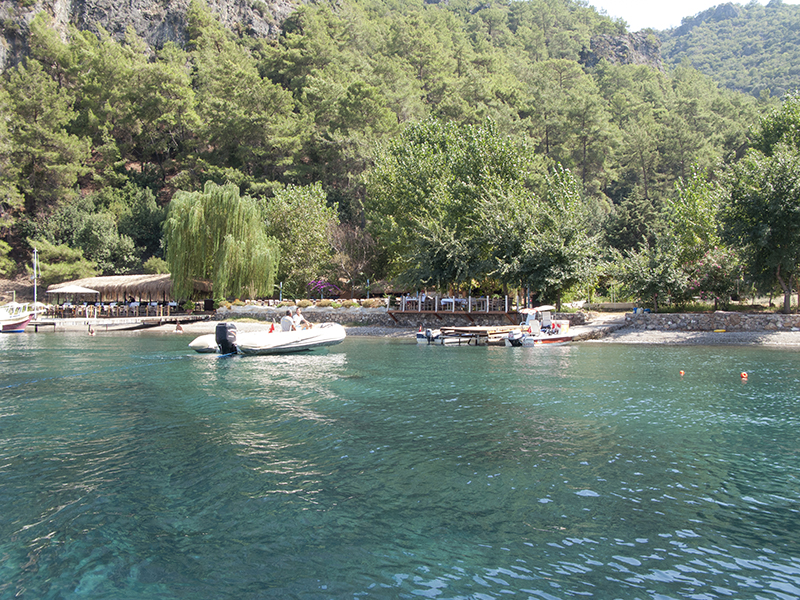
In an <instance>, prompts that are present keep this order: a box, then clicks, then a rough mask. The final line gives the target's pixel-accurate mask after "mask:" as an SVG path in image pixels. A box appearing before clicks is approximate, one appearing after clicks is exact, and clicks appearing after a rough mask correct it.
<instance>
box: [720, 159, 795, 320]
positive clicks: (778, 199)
mask: <svg viewBox="0 0 800 600" xmlns="http://www.w3.org/2000/svg"><path fill="white" fill-rule="evenodd" d="M727 188H728V193H729V198H728V202H727V203H726V205H725V207H724V211H723V214H722V221H723V224H724V235H725V238H726V239H727V240H728V241H729V242H730V243H731V244H733V245H735V246H736V247H739V248H741V249H742V252H743V256H744V261H745V265H746V268H747V271H748V273H749V275H750V277H751V278H752V280H753V281H754V282H756V283H757V284H760V286H761V287H762V289H770V288H771V287H772V286H774V285H775V284H776V283H777V284H779V285H780V286H781V288H782V289H783V292H784V311H785V312H789V310H790V301H791V297H790V294H791V288H792V278H793V277H795V278H796V277H797V276H798V274H800V151H798V150H797V149H795V148H793V147H788V146H786V145H784V144H778V145H777V146H776V147H775V148H774V149H773V153H772V155H771V156H765V155H764V154H762V153H761V152H759V151H758V150H751V151H749V152H748V153H747V156H745V158H744V159H743V160H742V161H740V162H739V163H737V164H735V165H733V166H732V168H731V169H730V172H729V173H728V177H727Z"/></svg>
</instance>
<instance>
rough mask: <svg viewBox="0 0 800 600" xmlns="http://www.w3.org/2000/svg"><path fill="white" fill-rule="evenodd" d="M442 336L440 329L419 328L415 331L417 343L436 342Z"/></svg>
mask: <svg viewBox="0 0 800 600" xmlns="http://www.w3.org/2000/svg"><path fill="white" fill-rule="evenodd" d="M441 337H442V330H441V329H425V330H422V329H420V330H419V331H418V332H417V343H418V344H438V343H439V340H440V339H441Z"/></svg>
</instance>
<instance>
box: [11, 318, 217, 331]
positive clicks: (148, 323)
mask: <svg viewBox="0 0 800 600" xmlns="http://www.w3.org/2000/svg"><path fill="white" fill-rule="evenodd" d="M209 318H210V315H208V314H202V313H201V314H190V315H188V314H183V315H169V316H162V317H147V316H142V317H95V318H86V317H83V318H80V317H77V318H67V319H59V318H52V317H49V318H43V319H35V320H33V321H31V322H30V323H28V327H27V328H26V329H30V328H33V331H34V332H35V333H38V332H39V329H40V328H41V329H46V328H48V327H52V328H53V331H58V330H60V329H61V330H63V329H77V328H82V327H86V328H87V329H88V328H89V327H93V328H94V329H95V331H136V330H139V329H150V328H153V327H158V326H160V325H176V326H177V325H179V324H185V323H196V322H198V321H207V320H208V319H209Z"/></svg>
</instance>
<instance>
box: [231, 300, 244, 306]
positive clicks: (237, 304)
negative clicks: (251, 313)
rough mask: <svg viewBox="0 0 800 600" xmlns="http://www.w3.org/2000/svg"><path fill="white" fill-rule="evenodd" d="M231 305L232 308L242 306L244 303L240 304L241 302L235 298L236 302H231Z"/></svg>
mask: <svg viewBox="0 0 800 600" xmlns="http://www.w3.org/2000/svg"><path fill="white" fill-rule="evenodd" d="M231 304H232V305H233V306H244V302H242V301H241V300H239V299H238V298H237V299H236V300H234V301H233V302H231Z"/></svg>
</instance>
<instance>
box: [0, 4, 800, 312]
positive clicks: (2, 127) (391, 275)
mask: <svg viewBox="0 0 800 600" xmlns="http://www.w3.org/2000/svg"><path fill="white" fill-rule="evenodd" d="M749 9H750V7H748V10H749ZM188 23H189V28H188V42H187V44H186V45H185V47H179V46H177V45H174V44H171V43H168V44H166V45H165V46H164V47H163V48H160V49H156V50H154V49H152V48H150V47H148V46H147V44H145V43H144V42H143V41H142V40H141V39H140V38H138V37H137V36H136V35H135V33H133V32H132V31H129V33H128V35H127V36H126V38H125V39H124V40H123V41H118V40H116V39H114V38H112V36H110V35H108V34H104V33H102V32H101V34H100V35H99V36H97V35H94V34H92V33H89V32H85V31H83V32H81V31H77V30H73V31H71V32H70V35H69V38H68V39H67V40H64V39H62V38H61V37H60V36H59V35H58V34H57V33H56V32H55V31H54V29H53V28H52V27H51V23H50V22H49V20H48V17H47V15H46V14H44V13H41V14H39V15H38V16H37V17H36V19H35V20H34V21H33V22H32V24H31V37H30V56H29V57H27V59H26V60H24V61H23V62H22V63H20V64H19V65H18V66H17V67H15V68H13V69H9V70H8V71H7V72H6V73H5V74H4V78H3V85H2V88H1V89H0V112H1V113H2V115H3V117H4V118H3V119H2V120H0V193H1V194H2V204H0V207H1V208H0V218H1V219H2V222H1V223H0V226H1V227H2V229H1V230H0V233H1V235H2V240H4V241H0V274H2V272H4V273H5V274H6V275H10V274H13V273H14V272H19V270H20V269H21V268H22V265H24V264H25V263H27V262H28V261H29V256H30V252H31V249H32V248H33V247H36V248H37V249H38V250H39V252H40V255H41V257H42V264H43V270H44V273H43V274H44V277H45V280H46V281H47V282H50V283H52V282H57V281H62V280H66V279H70V278H75V277H79V276H85V275H89V274H123V273H133V272H142V271H149V272H154V271H157V272H163V271H166V270H168V269H172V271H173V273H172V274H173V277H178V275H179V274H178V273H175V272H174V271H175V270H176V269H182V270H184V271H185V270H186V269H195V270H194V271H192V272H188V271H185V272H183V273H182V274H181V276H183V277H203V278H208V279H211V280H214V281H215V289H217V291H218V293H220V294H222V292H221V291H220V290H224V295H225V296H229V297H235V296H239V295H242V296H245V295H249V294H251V293H252V294H258V295H265V294H266V295H269V293H270V291H269V289H267V288H271V287H272V282H281V283H282V284H284V286H285V287H284V289H285V290H287V293H293V294H296V295H303V294H305V293H308V290H309V289H310V288H309V286H312V285H313V286H316V287H315V289H318V288H319V286H320V285H323V286H324V285H328V284H327V283H325V282H330V283H329V285H330V286H331V289H334V288H336V289H338V288H339V287H341V288H345V290H346V292H349V291H355V292H356V293H358V292H359V291H360V290H361V291H363V289H364V286H365V284H366V282H367V281H368V280H371V281H373V282H374V281H375V280H376V279H390V280H394V281H396V282H398V284H399V285H405V286H407V288H408V289H414V288H423V287H428V288H431V289H432V288H434V287H438V288H445V289H446V288H450V289H454V288H460V289H465V290H466V289H469V290H473V289H481V290H483V291H486V292H494V291H498V290H500V289H501V288H506V289H507V288H508V287H509V286H510V287H514V288H519V287H525V288H526V289H529V290H532V293H536V294H538V295H539V296H540V297H542V298H551V299H553V300H555V301H560V300H561V299H562V297H564V295H565V294H569V293H580V294H583V295H587V294H592V293H594V292H595V291H599V293H604V292H605V291H608V289H609V288H610V287H612V286H613V285H617V284H618V285H620V286H623V287H621V288H620V289H623V288H624V289H626V290H627V293H629V294H634V295H640V296H641V295H645V296H648V297H651V299H652V290H651V288H652V285H655V284H653V282H652V281H651V282H650V283H649V284H648V285H651V288H648V287H647V286H646V285H644V284H643V283H642V281H645V280H646V279H647V277H651V278H653V277H654V278H655V279H656V280H657V283H658V282H661V283H658V285H657V286H656V287H657V288H658V290H661V292H660V293H661V295H660V298H661V300H660V301H661V302H662V303H665V302H677V301H685V299H686V298H691V297H692V296H695V297H696V296H698V295H700V294H701V292H702V293H705V290H699V288H697V287H696V288H692V289H690V288H691V285H690V283H691V282H690V281H689V280H690V279H691V278H690V271H691V269H693V268H695V267H696V266H697V265H696V264H695V263H692V262H691V261H698V260H700V259H699V258H698V255H697V252H698V251H699V250H703V251H704V252H705V251H713V250H714V245H713V243H711V242H713V241H714V240H715V239H716V238H715V237H714V236H715V235H716V233H715V232H713V231H712V229H714V227H715V226H716V225H715V226H714V227H711V226H707V227H705V228H703V227H700V229H698V228H696V227H695V228H692V227H688V226H683V225H682V222H681V221H680V219H684V218H685V219H688V218H690V217H691V215H690V214H689V212H687V211H691V210H694V211H695V212H697V210H699V209H698V206H700V205H702V203H703V202H705V203H706V204H708V203H709V202H712V201H711V200H709V198H711V196H712V195H713V194H718V193H719V190H718V187H719V185H720V184H719V182H720V181H722V179H724V176H725V174H726V173H729V171H730V168H731V165H733V164H736V163H737V162H738V161H739V160H740V159H742V158H743V157H745V155H746V152H747V149H748V146H749V144H750V143H751V140H752V138H753V133H752V132H753V131H754V129H757V128H758V126H759V123H760V122H761V121H760V119H761V117H762V115H764V114H767V112H768V111H775V110H781V109H780V107H779V103H777V102H776V101H775V100H774V99H772V100H770V99H768V98H766V97H762V98H755V97H753V96H750V95H746V94H742V93H739V92H735V91H732V90H728V89H725V88H720V87H719V86H718V85H717V83H715V82H714V81H713V80H712V79H711V78H710V77H708V76H707V75H703V74H702V73H701V72H699V71H698V70H696V69H694V68H693V67H691V66H688V65H686V64H681V65H679V66H677V67H674V68H670V69H669V70H659V69H656V68H653V67H651V66H646V65H642V64H623V63H622V62H620V61H618V60H616V59H614V57H609V59H602V58H601V59H600V60H599V61H592V62H591V66H588V64H589V63H586V61H585V60H584V59H585V57H586V55H587V51H588V50H589V49H590V48H592V41H593V40H595V39H597V38H598V37H603V38H605V39H608V38H609V37H612V38H620V39H624V38H625V36H626V35H627V32H626V31H625V26H624V23H621V22H618V21H614V20H611V19H608V18H607V17H605V16H602V15H599V14H598V13H597V12H596V11H595V10H594V9H593V8H591V7H588V6H587V5H586V4H585V3H584V2H580V1H574V0H525V1H513V2H503V3H486V2H480V3H479V2H475V1H470V0H452V1H450V2H448V3H442V4H428V3H424V2H421V1H419V2H414V1H405V2H393V1H392V0H342V1H340V2H336V3H328V2H322V3H317V4H309V5H306V6H304V7H302V8H301V9H299V10H297V11H296V12H295V13H293V14H292V15H291V16H290V17H289V18H288V19H287V20H286V21H285V22H284V23H283V25H282V33H281V35H280V36H279V37H277V38H276V39H254V38H252V37H247V36H244V35H239V34H237V32H236V31H230V30H227V29H225V28H223V27H222V26H221V25H220V23H219V21H218V20H217V19H216V17H215V15H214V14H213V13H212V12H211V11H210V10H209V9H208V8H207V7H206V6H205V5H204V4H203V3H202V2H201V1H200V0H193V2H192V3H191V5H190V8H189V13H188ZM784 113H786V110H784ZM717 200H718V198H717ZM714 202H716V200H714V201H713V202H712V204H713V203H714ZM242 203H244V205H246V210H244V212H242V209H241V205H242ZM698 203H699V204H698ZM198 207H205V208H202V209H201V208H198ZM254 210H255V211H257V213H258V215H259V218H258V219H255V220H254V219H253V218H252V216H253V214H254V213H253V211H254ZM701 212H702V211H701ZM707 212H708V211H706V212H705V213H703V218H706V219H708V218H711V217H709V216H708V214H707ZM198 215H201V217H198ZM232 215H247V216H246V217H241V218H242V219H243V221H242V223H244V222H246V223H248V224H250V223H254V222H256V221H257V222H258V223H259V225H257V227H260V228H263V232H261V231H259V232H255V233H253V232H250V233H252V237H247V238H246V239H251V240H259V241H258V243H257V245H258V247H259V248H260V249H261V250H260V251H259V252H257V253H253V258H252V260H254V261H256V262H257V263H258V265H260V266H259V267H258V269H256V271H257V272H258V273H262V275H261V277H262V278H263V280H264V281H268V282H269V283H270V285H269V286H265V285H263V282H262V284H258V285H255V286H253V285H248V284H247V282H244V283H242V284H241V285H239V284H237V285H230V281H227V283H226V280H225V278H226V276H230V277H233V275H230V273H229V272H228V270H226V269H221V268H220V266H219V264H220V262H227V261H230V260H232V259H231V257H232V256H234V255H233V254H231V252H230V249H231V248H234V247H236V244H238V245H239V247H240V248H245V247H247V244H245V243H243V242H242V240H237V239H234V238H233V237H231V236H234V237H235V236H236V235H238V230H241V229H242V228H244V225H242V226H241V227H238V228H237V227H234V228H233V229H231V228H230V227H228V226H218V224H217V225H214V224H213V221H214V219H215V218H217V219H225V218H230V219H233V218H234V217H233V216H232ZM236 218H240V217H238V216H237V217H236ZM675 219H678V221H676V220H675ZM713 220H714V221H715V223H716V221H717V220H718V219H717V216H714V217H713ZM237 222H238V221H237ZM719 222H720V223H721V221H719ZM706 225H708V224H707V223H706ZM247 227H250V225H247ZM212 229H213V230H214V231H215V232H216V233H215V234H214V235H215V236H222V237H214V238H213V239H212V237H208V239H207V243H206V242H204V243H203V245H202V247H204V248H206V250H205V252H206V254H205V256H204V257H202V260H196V261H192V260H186V254H187V253H190V252H192V251H193V250H192V249H193V248H194V249H195V251H197V250H196V249H197V248H199V247H200V246H201V245H199V244H196V243H195V244H193V243H192V240H193V239H195V238H193V237H192V236H198V235H202V234H201V233H200V232H201V231H206V232H207V231H211V230H212ZM692 232H693V233H692ZM262 233H263V234H264V235H265V236H266V237H263V236H262ZM690 233H692V234H693V235H699V236H700V237H701V238H702V240H700V241H698V239H696V238H692V237H691V235H690ZM248 235H250V234H248ZM670 236H673V237H670ZM674 236H679V237H680V236H683V237H682V239H683V242H682V243H680V244H679V243H675V242H674ZM226 240H227V241H226ZM670 240H672V241H670ZM170 244H171V245H172V248H170ZM226 244H227V245H226ZM709 244H711V245H709ZM744 244H745V242H744V241H741V243H740V246H741V247H742V248H743V247H744ZM223 246H225V248H227V250H224V251H223ZM738 249H741V248H738ZM679 251H680V252H679ZM720 252H722V251H721V250H720ZM731 252H733V251H732V250H731ZM256 254H257V256H256ZM702 254H703V252H701V253H700V256H701V257H702ZM667 255H668V256H669V257H671V258H669V260H667V259H666V258H665V256H667ZM725 256H727V255H725ZM222 257H228V258H227V259H225V260H223V258H222ZM648 257H649V258H648ZM722 258H725V257H722ZM722 258H721V257H720V256H716V255H715V257H714V260H722ZM647 260H650V261H651V263H653V264H656V265H657V266H658V267H659V268H661V267H664V265H666V264H667V263H669V264H670V265H672V267H670V268H673V267H674V265H675V264H677V263H676V262H675V261H680V268H677V267H676V268H677V270H678V271H679V272H674V273H672V272H671V274H670V275H665V274H663V273H662V274H661V275H657V276H653V275H652V272H653V268H650V267H647V266H646V265H645V266H642V265H641V264H639V263H642V261H644V262H646V261H647ZM737 260H738V259H737ZM636 261H639V263H637V262H636ZM670 261H672V262H670ZM732 261H733V259H731V260H728V261H727V262H725V261H723V262H725V265H726V268H728V267H730V269H732V270H731V273H734V271H735V269H733V267H732V266H731V265H733V264H734V262H735V261H734V262H732ZM690 263H691V264H690ZM254 264H255V263H254ZM623 264H627V265H628V267H627V271H625V272H622V271H619V265H623ZM736 264H738V263H736ZM636 265H639V266H636ZM651 267H652V265H651ZM248 269H249V266H248V264H247V263H246V262H244V263H242V264H237V265H236V269H235V270H236V272H237V273H238V274H237V275H236V281H239V280H240V279H241V277H242V273H247V272H248ZM636 269H644V271H646V272H647V273H645V274H640V275H641V276H640V277H639V279H638V283H637V282H634V283H632V282H633V281H634V279H635V278H633V279H632V278H631V277H632V276H631V273H632V272H633V271H635V270H636ZM648 269H650V270H649V271H648ZM674 270H675V269H673V271H674ZM226 273H228V275H226ZM648 273H649V274H648ZM787 273H788V272H787V271H786V270H784V274H785V275H786V274H787ZM790 276H791V275H790ZM731 278H732V279H736V277H734V275H733V274H732V275H731V276H730V277H729V279H731ZM695 279H697V278H695ZM664 281H667V282H669V283H668V284H664V283H663V282H664ZM790 281H791V280H790ZM757 282H758V284H759V285H762V287H763V286H767V287H769V285H777V283H776V282H775V280H774V278H773V279H772V280H770V278H769V277H762V278H761V279H759V280H758V281H757V280H756V278H752V280H751V281H750V284H751V285H756V283H757ZM770 282H771V283H770ZM659 285H660V286H661V287H658V286H659ZM737 285H738V284H737ZM625 286H627V287H625ZM637 286H638V287H637ZM665 286H666V287H665ZM700 287H702V286H700ZM706 287H708V286H706ZM729 287H730V286H729ZM678 288H680V291H679V290H678ZM648 290H650V291H648ZM346 292H345V293H346ZM730 293H731V292H730V290H728V291H726V292H724V293H720V294H717V295H716V296H715V297H717V296H719V297H722V296H724V297H726V298H727V297H729V296H730ZM655 297H656V298H658V297H659V291H656V292H655ZM655 302H656V303H658V302H659V300H655Z"/></svg>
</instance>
